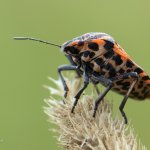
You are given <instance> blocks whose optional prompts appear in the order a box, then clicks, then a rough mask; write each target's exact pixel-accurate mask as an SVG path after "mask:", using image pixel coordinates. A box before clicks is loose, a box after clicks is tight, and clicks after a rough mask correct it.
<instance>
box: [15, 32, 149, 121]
mask: <svg viewBox="0 0 150 150" xmlns="http://www.w3.org/2000/svg"><path fill="white" fill-rule="evenodd" d="M15 39H16V40H34V41H39V42H43V43H46V44H50V45H53V46H57V47H59V48H60V49H61V51H62V52H63V53H64V54H65V56H66V57H67V58H68V60H69V61H70V63H71V65H62V66H60V67H58V74H59V76H60V78H61V81H62V84H63V86H64V91H65V94H64V97H66V96H67V92H68V90H69V89H68V87H67V84H66V82H65V79H64V77H63V74H62V71H66V70H75V71H76V72H77V74H78V76H81V77H83V79H84V84H83V86H82V87H81V89H80V90H79V91H78V93H77V94H76V96H75V101H74V104H73V107H72V110H71V112H72V113H73V112H74V109H75V106H76V105H77V102H78V100H79V98H80V96H81V94H82V93H83V91H84V90H85V89H86V87H87V86H88V84H89V81H91V82H92V83H93V84H94V85H95V87H96V84H98V83H101V84H103V85H104V86H105V87H106V88H105V90H104V91H103V93H101V94H99V96H98V98H97V99H96V101H95V106H94V113H93V117H95V115H96V111H97V108H98V106H99V104H100V102H101V101H102V99H103V98H104V97H105V95H106V94H107V93H108V92H109V90H113V91H116V92H118V93H120V94H122V95H124V97H123V100H122V102H121V104H120V106H119V109H120V112H121V114H122V116H123V117H124V120H125V123H127V117H126V114H125V112H124V110H123V109H124V106H125V104H126V102H127V99H128V97H131V98H134V99H137V100H144V99H146V98H149V97H150V77H149V76H148V75H147V73H146V72H145V71H144V70H143V69H142V68H141V67H140V66H139V65H137V64H136V63H135V62H134V61H133V60H132V59H131V57H130V56H129V55H128V54H127V53H126V52H125V51H124V50H123V48H121V47H120V46H119V44H118V43H117V42H116V41H115V40H114V39H113V38H112V37H111V36H110V35H108V34H106V33H100V32H91V33H86V34H84V35H81V36H79V37H76V38H73V39H72V40H70V41H67V42H65V43H64V44H62V45H57V44H53V43H50V42H46V41H43V40H39V39H35V38H28V37H15ZM96 89H97V88H96ZM97 92H98V93H99V91H98V89H97Z"/></svg>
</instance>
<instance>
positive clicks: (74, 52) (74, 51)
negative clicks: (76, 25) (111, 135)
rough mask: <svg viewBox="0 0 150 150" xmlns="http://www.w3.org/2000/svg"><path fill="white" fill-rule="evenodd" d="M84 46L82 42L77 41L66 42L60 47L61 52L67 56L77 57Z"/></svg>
mask: <svg viewBox="0 0 150 150" xmlns="http://www.w3.org/2000/svg"><path fill="white" fill-rule="evenodd" d="M83 46H84V42H83V41H79V40H71V41H68V42H65V43H64V44H63V45H62V46H61V51H62V52H63V53H65V54H67V55H71V56H74V57H76V56H79V54H80V51H81V49H82V48H83Z"/></svg>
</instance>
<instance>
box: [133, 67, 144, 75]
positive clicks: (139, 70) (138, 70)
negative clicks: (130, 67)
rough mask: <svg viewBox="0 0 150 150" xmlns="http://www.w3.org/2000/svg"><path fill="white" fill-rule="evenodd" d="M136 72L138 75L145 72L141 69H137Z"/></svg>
mask: <svg viewBox="0 0 150 150" xmlns="http://www.w3.org/2000/svg"><path fill="white" fill-rule="evenodd" d="M134 72H137V73H138V74H140V73H142V72H143V70H142V69H141V68H136V69H135V70H134Z"/></svg>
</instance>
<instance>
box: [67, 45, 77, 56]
mask: <svg viewBox="0 0 150 150" xmlns="http://www.w3.org/2000/svg"><path fill="white" fill-rule="evenodd" d="M64 51H65V52H66V53H68V52H70V53H71V54H79V50H78V49H77V48H75V47H73V46H67V47H65V49H64Z"/></svg>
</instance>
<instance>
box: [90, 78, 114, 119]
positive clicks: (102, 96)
mask: <svg viewBox="0 0 150 150" xmlns="http://www.w3.org/2000/svg"><path fill="white" fill-rule="evenodd" d="M106 80H108V79H106ZM107 82H108V81H107ZM111 88H112V82H111V80H109V83H108V85H107V87H106V89H105V90H104V92H103V93H102V94H100V95H99V96H98V98H97V100H96V101H95V106H94V113H93V117H95V115H96V111H97V108H98V106H99V104H100V102H101V101H102V100H103V98H104V97H105V95H106V94H107V93H108V92H109V90H110V89H111Z"/></svg>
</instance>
